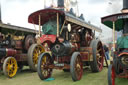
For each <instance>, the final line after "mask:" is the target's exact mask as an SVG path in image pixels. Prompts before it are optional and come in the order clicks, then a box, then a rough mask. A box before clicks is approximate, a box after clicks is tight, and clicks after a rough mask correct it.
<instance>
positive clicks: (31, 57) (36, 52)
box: [27, 44, 45, 71]
mask: <svg viewBox="0 0 128 85" xmlns="http://www.w3.org/2000/svg"><path fill="white" fill-rule="evenodd" d="M43 52H45V50H44V48H43V46H42V45H38V44H32V45H31V46H30V48H29V49H28V54H27V56H28V65H29V67H30V69H31V70H32V71H37V62H38V57H39V56H40V54H41V53H43Z"/></svg>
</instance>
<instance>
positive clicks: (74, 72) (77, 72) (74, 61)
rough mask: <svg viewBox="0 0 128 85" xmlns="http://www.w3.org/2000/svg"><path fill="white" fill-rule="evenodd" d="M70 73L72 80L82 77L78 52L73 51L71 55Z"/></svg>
mask: <svg viewBox="0 0 128 85" xmlns="http://www.w3.org/2000/svg"><path fill="white" fill-rule="evenodd" d="M70 73H71V76H72V80H73V81H78V80H80V79H81V78H82V74H83V64H82V60H81V56H80V53H79V52H74V53H73V55H72V57H71V62H70Z"/></svg>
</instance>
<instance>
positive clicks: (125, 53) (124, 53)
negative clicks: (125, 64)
mask: <svg viewBox="0 0 128 85" xmlns="http://www.w3.org/2000/svg"><path fill="white" fill-rule="evenodd" d="M122 55H128V53H127V52H122V53H120V54H119V55H118V56H122Z"/></svg>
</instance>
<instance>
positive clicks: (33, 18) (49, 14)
mask: <svg viewBox="0 0 128 85" xmlns="http://www.w3.org/2000/svg"><path fill="white" fill-rule="evenodd" d="M56 13H59V15H60V16H62V17H64V19H65V20H66V21H67V22H69V23H71V24H72V25H73V26H74V27H73V28H76V27H77V28H81V27H85V28H88V29H92V30H95V31H98V32H102V30H101V29H100V28H98V27H96V26H94V25H91V24H89V23H87V22H85V21H84V20H81V19H80V18H78V17H76V16H73V15H71V14H70V13H67V12H64V11H62V10H58V9H53V8H48V9H43V10H39V11H36V12H34V13H32V14H31V15H30V16H29V18H28V22H29V23H32V24H37V25H39V15H40V17H41V22H40V23H41V25H42V24H45V23H46V22H47V21H48V20H49V19H50V18H53V17H56Z"/></svg>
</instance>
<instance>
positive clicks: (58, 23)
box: [57, 13, 59, 37]
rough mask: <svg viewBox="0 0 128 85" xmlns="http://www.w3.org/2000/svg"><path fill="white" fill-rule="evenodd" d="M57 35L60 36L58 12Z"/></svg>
mask: <svg viewBox="0 0 128 85" xmlns="http://www.w3.org/2000/svg"><path fill="white" fill-rule="evenodd" d="M57 37H59V14H58V13H57Z"/></svg>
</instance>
